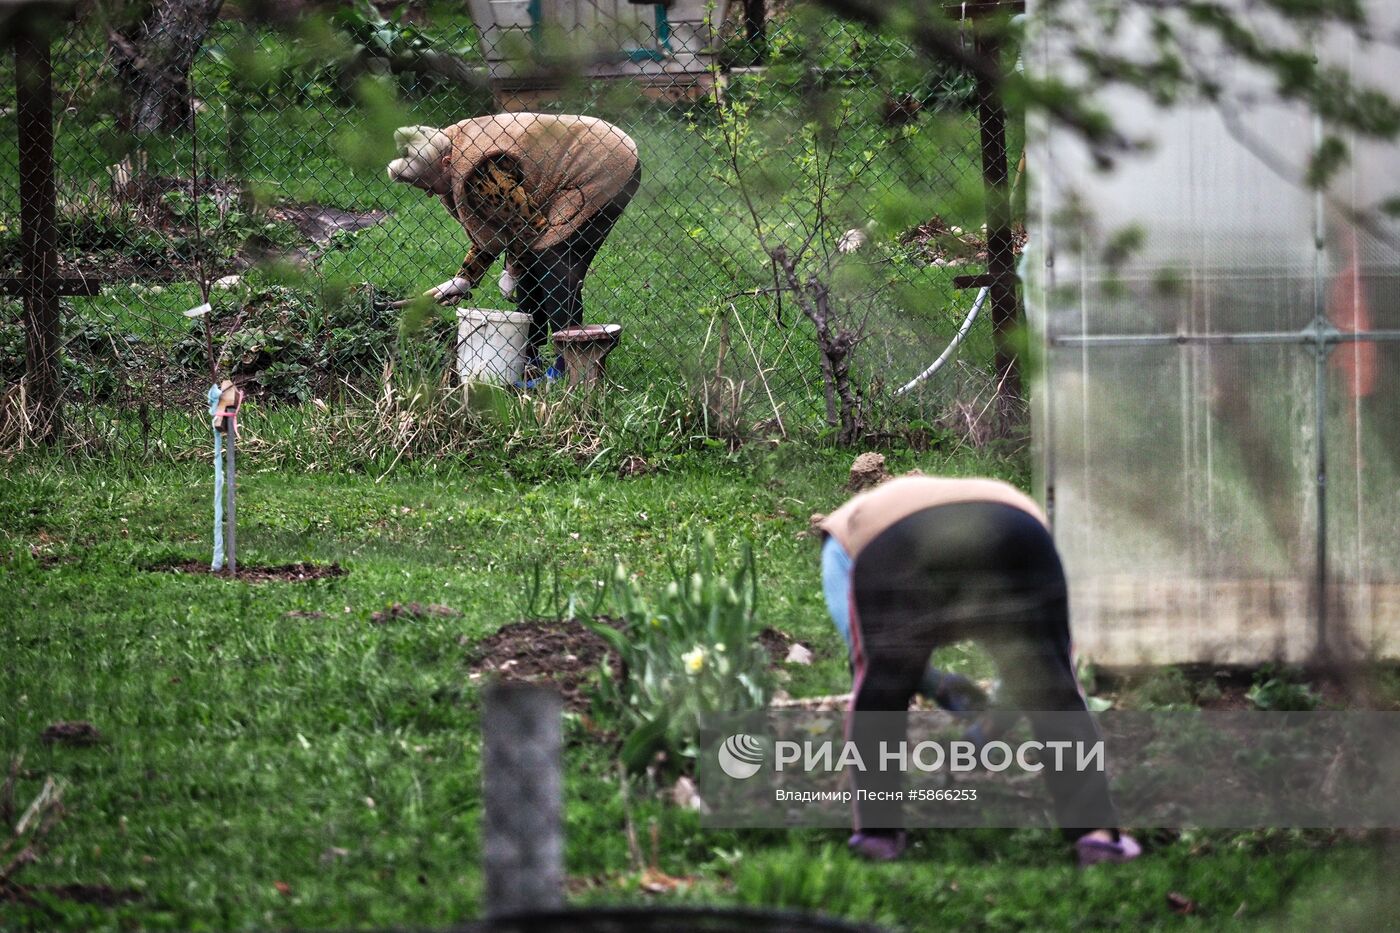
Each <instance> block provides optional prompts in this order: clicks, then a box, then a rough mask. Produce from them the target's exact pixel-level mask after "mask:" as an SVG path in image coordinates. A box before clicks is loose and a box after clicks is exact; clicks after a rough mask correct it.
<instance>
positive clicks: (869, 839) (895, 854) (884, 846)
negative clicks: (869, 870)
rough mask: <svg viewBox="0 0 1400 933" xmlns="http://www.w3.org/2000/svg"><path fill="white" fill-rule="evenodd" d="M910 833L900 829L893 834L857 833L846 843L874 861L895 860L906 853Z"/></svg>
mask: <svg viewBox="0 0 1400 933" xmlns="http://www.w3.org/2000/svg"><path fill="white" fill-rule="evenodd" d="M908 841H909V834H908V833H906V832H904V831H903V830H900V831H899V832H897V833H894V834H893V835H889V834H884V833H880V834H875V833H856V834H855V835H854V836H852V837H851V838H850V841H848V842H847V843H846V845H847V846H849V847H850V850H851V851H852V852H853V853H855V854H856V855H859V856H860V857H861V858H863V859H868V860H870V861H872V862H893V861H894V860H895V859H897V858H899V857H900V855H902V854H903V853H904V847H905V845H906V844H907V843H908Z"/></svg>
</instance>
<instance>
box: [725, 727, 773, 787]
mask: <svg viewBox="0 0 1400 933" xmlns="http://www.w3.org/2000/svg"><path fill="white" fill-rule="evenodd" d="M717 755H718V757H719V766H720V769H721V770H723V771H724V773H725V774H727V775H729V776H730V777H732V778H734V779H735V780H736V781H742V780H745V779H747V778H751V777H753V776H754V775H755V774H757V773H758V769H759V768H761V767H763V745H762V743H760V742H759V740H758V739H756V738H754V737H753V736H751V735H749V734H748V733H745V732H737V733H735V734H734V735H731V736H730V737H729V738H727V739H725V740H724V743H723V744H722V745H720V747H719V752H718V753H717Z"/></svg>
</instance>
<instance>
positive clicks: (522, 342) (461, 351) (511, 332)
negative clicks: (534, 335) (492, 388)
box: [457, 308, 530, 385]
mask: <svg viewBox="0 0 1400 933" xmlns="http://www.w3.org/2000/svg"><path fill="white" fill-rule="evenodd" d="M529 336H530V315H528V314H521V313H520V312H518V311H495V310H492V309H490V308H459V309H458V310H457V375H458V377H459V378H461V380H462V381H463V382H495V383H498V384H500V385H511V384H512V383H514V382H516V381H517V380H518V379H520V377H521V375H522V374H523V373H524V371H525V352H526V350H527V349H528V348H527V346H526V341H527V340H528V339H529Z"/></svg>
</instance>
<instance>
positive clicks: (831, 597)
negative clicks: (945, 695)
mask: <svg viewBox="0 0 1400 933" xmlns="http://www.w3.org/2000/svg"><path fill="white" fill-rule="evenodd" d="M822 595H823V596H825V597H826V611H827V613H828V614H829V615H830V616H831V621H832V622H834V623H836V631H838V632H840V633H841V637H842V638H843V639H845V641H846V652H847V654H850V653H851V652H852V650H853V649H852V646H851V555H849V554H847V553H846V549H845V548H843V547H842V546H841V542H840V541H837V540H836V538H835V537H833V536H832V535H827V536H826V543H825V544H823V545H822ZM852 660H854V659H852ZM941 677H942V675H941V674H939V672H938V671H937V670H936V669H934V668H933V667H929V668H928V669H927V670H925V671H924V679H923V680H922V681H921V682H920V683H919V692H920V693H922V694H923V695H924V696H926V697H929V698H932V697H933V695H934V692H935V691H936V690H937V689H938V683H939V680H940V679H941Z"/></svg>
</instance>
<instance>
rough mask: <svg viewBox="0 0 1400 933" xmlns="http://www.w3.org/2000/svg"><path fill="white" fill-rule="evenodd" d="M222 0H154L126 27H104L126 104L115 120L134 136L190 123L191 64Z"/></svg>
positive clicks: (178, 128) (177, 128)
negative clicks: (140, 15)
mask: <svg viewBox="0 0 1400 933" xmlns="http://www.w3.org/2000/svg"><path fill="white" fill-rule="evenodd" d="M221 6H223V0H155V2H154V3H152V4H151V5H150V7H149V9H148V10H147V11H146V15H145V16H143V17H142V18H141V20H140V21H139V22H137V23H135V24H133V25H132V26H130V27H129V28H127V29H126V30H125V31H124V32H118V31H117V30H116V29H109V30H108V40H109V42H110V43H111V47H112V58H113V61H115V62H116V67H117V77H118V78H119V79H120V81H121V84H122V87H123V89H124V90H125V91H126V99H127V110H126V112H125V113H124V114H122V115H121V117H120V119H119V121H118V126H119V127H120V128H121V129H123V130H126V131H127V132H130V133H134V134H136V135H138V136H144V135H148V134H151V133H172V132H182V131H187V130H189V129H190V125H191V116H192V114H191V111H190V86H189V75H190V69H191V67H193V65H194V59H195V56H196V55H198V54H199V49H200V46H202V45H203V44H204V37H205V35H207V34H208V32H209V27H210V26H212V25H213V24H214V20H215V19H216V18H217V17H218V15H219V8H220V7H221Z"/></svg>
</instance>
